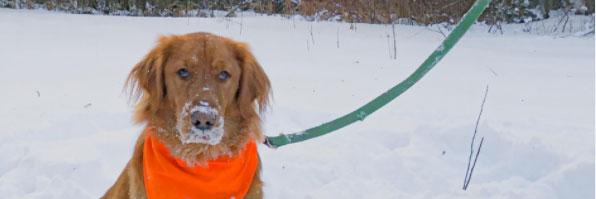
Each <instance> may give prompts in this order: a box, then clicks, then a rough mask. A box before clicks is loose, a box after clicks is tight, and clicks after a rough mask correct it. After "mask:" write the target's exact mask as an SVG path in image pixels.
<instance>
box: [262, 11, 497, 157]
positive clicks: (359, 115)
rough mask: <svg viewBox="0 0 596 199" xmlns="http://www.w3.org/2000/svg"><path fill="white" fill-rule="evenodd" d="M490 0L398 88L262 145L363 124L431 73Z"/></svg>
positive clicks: (471, 13) (275, 145)
mask: <svg viewBox="0 0 596 199" xmlns="http://www.w3.org/2000/svg"><path fill="white" fill-rule="evenodd" d="M490 1H491V0H477V1H476V2H475V3H474V5H472V8H470V10H468V12H466V14H465V15H464V16H463V18H462V20H461V21H460V22H459V24H458V25H457V26H456V27H455V29H453V31H452V32H451V33H450V34H449V35H448V36H447V38H445V40H443V43H442V44H441V45H440V46H439V47H438V48H437V49H436V50H435V51H434V52H433V53H432V54H431V55H430V56H429V57H428V58H426V60H424V62H423V63H422V65H420V66H419V67H418V69H416V71H414V73H412V74H411V75H410V76H409V77H408V78H407V79H405V80H404V81H402V82H400V83H399V84H398V85H396V86H394V87H393V88H391V89H389V90H388V91H387V92H385V93H383V94H381V95H380V96H378V97H377V98H375V99H373V100H372V101H370V102H368V103H367V104H365V105H364V106H362V107H360V108H358V109H356V110H355V111H353V112H351V113H349V114H347V115H344V116H342V117H340V118H337V119H335V120H333V121H330V122H327V123H324V124H321V125H319V126H316V127H313V128H310V129H306V130H304V131H302V132H297V133H292V134H280V135H278V136H274V137H269V136H268V137H267V138H266V139H265V145H267V146H269V147H271V148H278V147H280V146H284V145H287V144H292V143H296V142H301V141H304V140H308V139H312V138H315V137H319V136H321V135H325V134H328V133H330V132H333V131H335V130H338V129H340V128H343V127H345V126H347V125H350V124H352V123H354V122H356V121H362V120H364V118H366V116H368V115H370V114H372V113H373V112H375V111H376V110H379V109H380V108H381V107H383V106H385V105H386V104H387V103H389V102H391V101H392V100H393V99H395V98H397V97H398V96H399V95H401V94H402V93H404V92H405V91H406V90H408V89H409V88H410V87H412V85H414V84H415V83H416V82H418V80H420V79H421V78H422V77H423V76H424V75H425V74H426V73H428V71H430V69H432V68H433V67H434V66H435V65H436V64H437V63H438V62H439V61H440V60H441V59H442V58H443V57H444V56H445V54H447V53H448V52H449V50H451V48H453V46H454V45H455V44H456V43H457V42H458V41H459V39H460V38H461V37H462V36H463V35H464V34H465V33H466V31H468V29H469V28H470V26H471V25H472V24H473V23H474V22H475V21H476V19H478V17H479V16H480V14H482V12H483V11H484V9H486V7H487V6H488V4H489V3H490Z"/></svg>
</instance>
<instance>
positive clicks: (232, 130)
mask: <svg viewBox="0 0 596 199" xmlns="http://www.w3.org/2000/svg"><path fill="white" fill-rule="evenodd" d="M231 121H233V120H231ZM238 123H239V122H226V126H225V127H224V129H225V132H224V136H223V138H222V140H221V142H220V143H218V144H216V145H209V144H202V143H190V144H183V143H182V142H181V140H180V138H179V137H178V136H179V134H178V132H177V130H176V128H175V122H172V121H170V122H168V121H164V120H161V119H153V120H152V121H151V122H149V124H148V125H147V127H146V128H154V129H155V135H156V137H157V138H158V139H159V140H160V141H161V142H162V143H163V144H164V145H165V146H166V147H167V148H168V150H169V151H170V152H171V154H172V156H174V157H176V158H178V159H181V160H184V161H185V162H186V164H187V165H197V164H198V165H201V164H205V163H206V162H207V161H208V160H213V159H216V158H218V157H220V156H235V155H237V154H238V153H239V152H240V151H241V149H242V147H243V146H244V145H245V144H246V143H247V142H248V141H249V140H250V139H251V133H250V132H246V131H243V128H241V125H234V124H238Z"/></svg>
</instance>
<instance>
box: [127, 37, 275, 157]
mask: <svg viewBox="0 0 596 199" xmlns="http://www.w3.org/2000/svg"><path fill="white" fill-rule="evenodd" d="M129 83H132V84H133V87H134V84H137V87H139V88H140V89H141V90H142V95H143V98H142V100H141V102H140V103H139V106H138V108H139V110H137V120H140V121H148V122H150V123H151V122H153V123H163V125H165V126H166V128H168V129H172V130H171V131H169V132H170V133H175V135H174V136H175V137H177V138H178V139H179V141H180V143H181V144H207V145H217V144H219V143H220V142H222V141H224V142H225V140H226V139H234V138H233V137H234V136H238V134H241V133H253V134H255V135H253V136H256V137H257V139H258V138H259V137H260V130H259V129H258V126H256V127H255V126H254V124H257V125H258V121H255V120H258V113H257V109H261V110H262V108H264V106H265V105H266V102H267V98H268V93H269V80H268V78H267V76H266V75H265V73H264V72H263V70H262V68H261V67H260V66H259V64H258V63H257V62H256V60H255V58H254V56H253V55H252V54H251V53H250V52H249V51H248V49H247V47H246V45H244V44H242V43H238V42H235V41H232V40H229V39H226V38H223V37H219V36H215V35H211V34H207V33H194V34H188V35H182V36H168V37H162V38H161V39H160V41H159V42H158V45H157V47H156V48H154V49H153V50H152V51H151V52H150V53H149V54H148V55H147V56H146V57H145V59H143V60H142V61H141V62H140V63H139V64H137V65H136V66H135V67H134V68H133V71H132V72H131V74H130V76H129ZM257 106H258V107H257ZM241 131H245V132H241Z"/></svg>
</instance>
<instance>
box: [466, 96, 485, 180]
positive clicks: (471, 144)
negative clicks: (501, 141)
mask: <svg viewBox="0 0 596 199" xmlns="http://www.w3.org/2000/svg"><path fill="white" fill-rule="evenodd" d="M486 96H488V85H486V89H485V90H484V98H482V104H481V105H480V112H479V113H478V117H477V118H476V126H475V127H474V134H473V135H472V142H471V143H470V156H469V157H468V167H467V168H466V176H465V177H464V186H463V189H464V190H466V189H467V188H468V184H469V183H470V179H471V178H472V171H473V170H474V167H475V166H476V159H478V155H479V154H480V147H482V142H483V141H484V137H482V139H481V141H480V146H479V147H478V151H477V152H476V157H475V158H474V164H473V165H471V163H472V156H473V155H474V141H475V140H476V134H477V133H478V124H480V118H481V117H482V112H484V104H485V103H486ZM470 166H471V169H470Z"/></svg>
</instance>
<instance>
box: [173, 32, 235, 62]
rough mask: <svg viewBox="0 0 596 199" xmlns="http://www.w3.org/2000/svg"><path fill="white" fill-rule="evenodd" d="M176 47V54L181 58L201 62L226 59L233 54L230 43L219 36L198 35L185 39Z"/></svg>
mask: <svg viewBox="0 0 596 199" xmlns="http://www.w3.org/2000/svg"><path fill="white" fill-rule="evenodd" d="M179 46H180V47H179V48H175V49H174V50H175V54H177V55H178V56H179V58H182V59H185V60H190V61H194V62H201V63H211V62H214V61H216V60H220V59H226V58H229V57H231V56H232V52H231V50H230V47H229V46H228V44H227V43H226V42H225V41H224V40H223V39H222V38H220V37H217V36H211V35H206V36H197V37H192V39H189V40H185V41H183V42H182V43H181V44H179Z"/></svg>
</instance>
